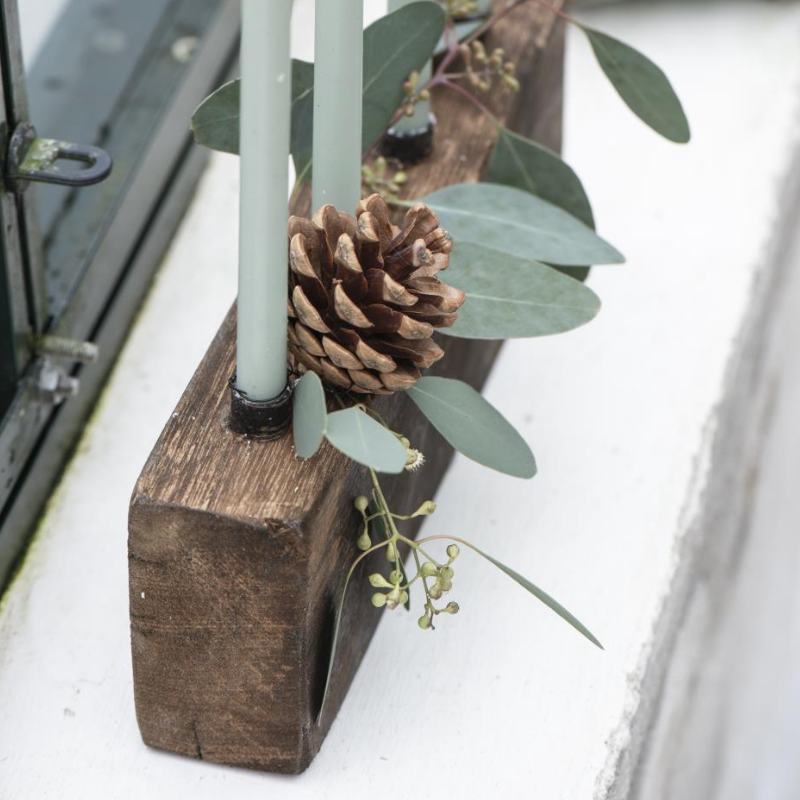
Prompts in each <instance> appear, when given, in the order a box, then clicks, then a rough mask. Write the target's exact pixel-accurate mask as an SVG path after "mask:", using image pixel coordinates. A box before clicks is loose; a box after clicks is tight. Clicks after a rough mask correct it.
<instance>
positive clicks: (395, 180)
mask: <svg viewBox="0 0 800 800" xmlns="http://www.w3.org/2000/svg"><path fill="white" fill-rule="evenodd" d="M361 181H362V183H363V184H364V188H365V189H366V194H367V196H368V195H371V194H379V195H381V196H382V197H383V198H384V200H387V201H392V200H397V199H398V198H399V197H400V192H401V191H402V188H403V186H404V185H405V184H406V183H407V181H408V175H406V173H405V172H402V171H397V172H393V173H390V171H389V164H388V162H387V161H386V159H385V158H384V157H383V156H379V157H378V158H376V159H375V161H374V162H373V164H372V165H371V166H370V165H369V164H364V165H363V166H362V167H361Z"/></svg>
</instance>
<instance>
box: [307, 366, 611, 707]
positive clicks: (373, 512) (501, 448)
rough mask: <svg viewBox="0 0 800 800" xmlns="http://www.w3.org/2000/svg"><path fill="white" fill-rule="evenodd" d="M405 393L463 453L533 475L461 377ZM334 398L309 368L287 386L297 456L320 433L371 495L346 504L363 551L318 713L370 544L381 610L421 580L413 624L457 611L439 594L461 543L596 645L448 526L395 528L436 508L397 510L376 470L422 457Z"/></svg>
mask: <svg viewBox="0 0 800 800" xmlns="http://www.w3.org/2000/svg"><path fill="white" fill-rule="evenodd" d="M407 394H408V395H409V396H410V398H411V399H412V400H413V401H414V402H415V403H416V405H417V407H418V408H419V409H420V411H421V412H422V413H423V414H424V415H425V416H426V417H427V418H428V421H429V422H430V423H431V424H432V425H433V426H434V427H435V428H436V429H437V430H438V431H439V433H440V434H441V435H442V436H443V437H444V438H445V439H446V440H447V441H448V443H449V444H451V445H452V446H453V447H454V448H456V449H457V450H459V451H460V452H461V453H462V454H463V455H465V456H467V457H468V458H471V459H473V460H475V461H477V462H479V463H481V464H483V465H485V466H488V467H490V468H492V469H495V470H497V471H499V472H503V473H505V474H508V475H512V476H515V477H519V478H531V477H533V475H535V473H536V462H535V461H534V458H533V454H532V453H531V451H530V448H529V447H528V445H527V443H526V442H525V440H524V439H523V438H522V437H521V436H520V435H519V433H518V432H517V431H516V430H515V429H514V428H513V426H511V425H510V424H509V423H508V421H507V420H506V419H505V418H504V417H503V416H502V415H501V414H500V413H499V412H498V411H497V410H496V409H495V408H494V407H492V406H491V405H490V404H489V403H488V402H487V401H486V400H485V399H484V398H483V397H482V396H481V395H480V394H479V393H478V392H476V391H475V390H474V389H472V388H471V387H470V386H468V385H467V384H465V383H463V382H461V381H457V380H452V379H447V378H435V377H423V378H421V379H420V380H419V381H418V383H417V384H416V385H415V386H413V387H412V388H411V389H408V390H407ZM335 399H336V403H337V404H338V405H339V410H338V411H333V412H331V413H328V411H327V409H326V397H325V389H324V387H323V384H322V381H321V380H320V378H319V377H318V376H317V374H316V373H314V372H306V373H305V374H304V375H303V376H302V377H301V378H300V379H299V380H298V382H297V384H296V386H295V391H294V436H295V448H296V451H297V454H298V456H300V457H302V458H312V457H313V456H314V454H315V453H316V451H317V450H318V449H319V447H320V446H321V445H322V442H323V440H325V439H327V441H328V442H329V443H330V444H331V445H333V446H334V447H335V448H337V449H338V450H340V451H341V452H342V453H344V454H345V455H347V456H348V457H350V458H351V459H353V460H355V461H357V462H358V463H360V464H363V465H364V466H366V467H367V471H368V473H369V478H370V483H371V497H367V496H366V495H359V496H357V497H356V498H355V499H354V500H353V506H354V508H355V509H356V511H357V512H358V513H359V514H360V516H361V524H360V526H359V527H358V530H357V534H356V541H355V544H356V547H357V548H358V549H359V550H361V551H362V553H361V554H360V555H358V556H357V557H356V558H355V559H354V561H353V563H352V565H351V567H350V569H349V571H348V573H347V576H346V578H345V581H344V586H343V588H342V593H341V597H340V600H339V602H338V609H337V613H336V622H335V626H334V633H333V644H332V647H331V656H330V663H329V666H328V676H327V680H326V686H325V695H324V696H323V702H322V706H321V707H320V711H319V715H320V716H321V715H322V710H323V709H324V706H325V698H326V697H327V692H328V687H329V685H330V680H331V675H332V673H333V668H334V664H335V660H336V651H337V645H338V642H339V634H340V628H341V622H342V616H343V613H344V608H345V599H346V597H347V590H348V588H349V586H350V582H351V580H352V578H353V576H354V574H355V571H356V569H357V568H358V566H359V564H361V563H362V561H363V560H364V558H365V557H366V556H368V555H370V554H371V553H374V552H376V551H378V550H383V551H384V553H385V556H386V559H387V560H388V561H389V562H390V566H391V569H390V571H389V572H388V574H383V573H382V572H373V573H371V574H370V575H369V576H367V578H366V579H367V580H368V581H369V583H370V586H372V588H374V589H375V590H376V591H375V592H374V593H373V595H372V604H373V606H375V607H376V608H386V609H389V610H394V609H395V608H397V607H398V606H401V605H404V606H406V607H409V606H410V600H411V594H412V590H413V588H414V587H421V589H422V593H423V598H424V599H423V607H422V616H420V618H419V620H418V625H419V627H420V628H422V629H423V630H433V629H435V625H434V620H435V619H436V618H437V617H438V616H439V615H441V614H455V613H457V612H458V611H459V605H458V604H457V603H455V602H454V601H450V602H447V603H445V604H444V605H442V604H441V603H440V602H439V601H440V600H441V599H442V597H443V596H444V595H445V594H447V593H448V592H449V591H450V590H451V589H452V587H453V579H454V577H455V570H454V568H453V563H454V562H455V561H456V559H457V558H458V557H459V555H460V553H461V548H463V547H465V548H467V549H469V550H471V551H472V552H474V553H477V554H478V555H479V556H481V557H483V558H484V559H486V560H487V561H489V562H490V563H491V564H493V565H494V566H495V567H497V568H498V569H499V570H501V571H502V572H504V573H505V574H506V575H508V576H509V577H510V578H511V579H512V580H514V581H516V583H518V584H519V585H520V586H522V587H523V588H524V589H526V590H527V591H528V592H530V593H531V594H532V595H533V596H534V597H536V598H537V599H538V600H540V601H541V602H543V603H544V604H545V605H546V606H547V607H548V608H550V609H551V610H553V611H554V612H555V613H556V614H558V615H559V616H560V617H561V618H562V619H564V620H565V621H566V622H568V623H569V624H570V625H572V627H573V628H575V629H576V630H577V631H579V632H580V633H581V634H583V635H584V636H585V637H586V638H587V639H589V641H591V642H592V643H593V644H595V645H597V646H598V647H600V648H602V645H601V644H600V642H599V640H598V639H597V637H595V636H594V634H592V633H591V631H589V629H588V628H587V627H586V626H585V625H583V623H581V622H580V621H579V620H578V619H577V618H576V617H575V616H574V615H573V614H571V613H570V612H569V611H567V609H566V608H565V607H564V606H562V605H561V604H560V603H559V602H558V601H556V600H555V599H553V598H552V597H551V596H550V595H549V594H547V593H546V592H544V591H543V590H542V589H540V588H539V587H538V586H536V585H535V584H534V583H532V582H531V581H529V580H528V579H527V578H524V577H523V576H522V575H520V574H519V573H518V572H516V571H515V570H513V569H511V568H510V567H508V566H506V565H505V564H503V563H502V562H500V561H498V560H497V559H495V558H494V557H492V556H490V555H489V554H487V553H485V552H484V551H483V550H481V549H480V548H479V547H477V546H476V545H475V544H473V543H471V542H468V541H466V540H465V539H463V538H461V537H458V536H452V535H442V534H434V535H432V536H427V537H426V538H424V539H420V540H418V541H415V540H414V539H413V538H411V537H410V536H406V535H404V534H403V533H402V532H401V530H400V527H401V526H402V524H403V523H408V522H410V521H411V520H415V519H418V518H420V517H430V516H431V515H433V513H434V512H435V511H436V504H435V503H434V502H433V501H432V500H425V501H424V502H422V503H421V504H420V505H419V507H418V508H417V509H416V510H415V511H413V512H409V513H406V514H402V513H397V512H395V511H393V510H392V509H391V508H390V506H389V503H388V501H387V499H386V495H385V493H384V491H383V487H382V486H381V483H380V479H379V477H378V474H379V473H380V472H387V473H394V474H398V473H401V472H403V471H409V472H410V471H414V470H416V469H418V468H419V466H420V465H421V464H422V463H424V457H423V456H422V454H421V453H420V452H419V451H418V450H417V449H415V448H414V447H412V445H411V442H410V441H409V440H408V439H407V438H406V437H405V436H404V435H403V434H402V433H399V432H397V431H394V430H392V428H391V427H390V426H389V425H388V424H387V422H386V420H384V419H383V417H382V416H381V414H380V413H378V412H377V411H376V410H375V409H374V408H373V407H372V406H371V405H370V404H367V403H364V402H363V401H360V400H348V399H347V398H346V397H345V396H343V395H335ZM350 403H353V405H350ZM434 542H442V543H443V544H445V546H446V547H445V556H444V557H442V558H437V557H436V556H435V555H434V554H433V553H432V552H431V551H430V550H429V548H428V546H429V545H430V544H431V543H434ZM403 550H405V551H406V554H408V553H410V554H411V557H412V559H413V564H414V571H413V573H409V572H408V571H407V570H406V568H405V565H404V561H405V559H404V558H403Z"/></svg>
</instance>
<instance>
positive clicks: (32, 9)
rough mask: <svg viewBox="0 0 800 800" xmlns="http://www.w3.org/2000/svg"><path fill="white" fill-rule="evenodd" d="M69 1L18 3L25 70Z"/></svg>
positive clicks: (43, 0) (42, 0)
mask: <svg viewBox="0 0 800 800" xmlns="http://www.w3.org/2000/svg"><path fill="white" fill-rule="evenodd" d="M68 2H69V0H36V2H35V3H31V2H22V3H19V4H18V5H19V16H20V25H21V28H22V57H23V59H24V61H25V67H26V69H27V68H29V67H30V66H31V64H33V63H34V61H35V60H36V56H37V55H38V54H39V50H40V49H41V47H42V45H43V44H44V42H45V39H46V38H47V35H48V34H49V33H50V30H51V29H52V28H53V25H54V24H55V22H56V20H57V19H58V17H59V16H60V14H61V11H62V10H63V8H64V6H65V5H66V4H67V3H68Z"/></svg>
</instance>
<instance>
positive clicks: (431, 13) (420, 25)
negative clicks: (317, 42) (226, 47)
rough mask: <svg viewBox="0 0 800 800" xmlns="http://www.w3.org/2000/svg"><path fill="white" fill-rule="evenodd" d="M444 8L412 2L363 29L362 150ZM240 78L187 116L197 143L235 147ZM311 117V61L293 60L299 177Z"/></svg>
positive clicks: (424, 55)
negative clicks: (190, 120)
mask: <svg viewBox="0 0 800 800" xmlns="http://www.w3.org/2000/svg"><path fill="white" fill-rule="evenodd" d="M444 20H445V13H444V10H443V9H442V7H441V6H440V5H439V4H438V3H435V2H432V1H431V0H421V2H417V3H411V4H409V5H407V6H404V7H403V8H400V9H398V10H397V11H395V12H393V13H392V14H387V15H386V16H384V17H381V18H380V19H379V20H377V21H376V22H374V23H373V24H372V25H370V26H369V27H368V28H367V29H366V30H365V31H364V89H363V91H364V111H363V122H362V149H363V152H364V153H366V152H367V151H368V150H369V149H370V148H371V147H372V146H373V145H374V144H375V142H376V141H377V140H378V139H379V138H380V136H381V135H382V134H383V132H384V131H385V130H386V128H387V127H388V126H389V123H390V122H391V121H392V118H393V117H394V115H395V113H396V112H397V109H398V108H399V107H400V106H401V105H402V103H403V99H404V97H405V94H404V92H403V83H404V82H405V81H406V79H407V78H408V76H409V74H410V73H411V72H413V71H414V70H419V69H421V68H422V66H423V65H424V64H425V62H426V61H428V59H430V57H431V54H432V53H433V50H434V48H435V47H436V44H437V42H438V41H439V39H440V37H441V35H442V31H443V30H444ZM239 94H240V92H239V80H235V81H231V82H230V83H226V84H225V85H224V86H222V87H221V88H220V89H218V90H217V91H216V92H214V93H213V94H212V95H210V96H209V97H207V98H206V99H205V100H204V101H203V102H202V103H201V104H200V106H199V108H198V109H197V110H196V111H195V113H194V116H193V117H192V130H193V131H194V136H195V140H196V141H197V142H198V144H202V145H205V146H206V147H210V148H212V149H214V150H222V151H223V152H226V153H238V152H239V102H240V96H239ZM313 116H314V65H313V64H309V63H307V62H305V61H298V60H296V59H295V60H293V61H292V138H291V151H292V157H293V159H294V165H295V171H296V173H297V176H298V180H304V179H307V178H308V177H309V176H310V171H311V157H312V149H313Z"/></svg>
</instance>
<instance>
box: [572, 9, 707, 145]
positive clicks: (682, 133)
mask: <svg viewBox="0 0 800 800" xmlns="http://www.w3.org/2000/svg"><path fill="white" fill-rule="evenodd" d="M578 27H580V29H581V30H582V31H583V32H584V33H585V34H586V36H587V37H588V39H589V42H590V44H591V45H592V50H594V54H595V57H596V58H597V61H598V63H599V64H600V67H601V68H602V70H603V72H605V74H606V77H607V78H608V79H609V80H610V81H611V83H612V84H613V86H614V88H615V89H616V90H617V92H618V93H619V96H620V97H621V98H622V99H623V100H624V101H625V103H626V105H627V106H628V108H630V110H631V111H633V113H634V114H636V116H637V117H639V119H641V120H642V121H643V122H645V123H646V124H647V125H649V126H650V127H651V128H652V129H653V130H654V131H656V132H657V133H660V134H661V135H662V136H663V137H665V138H666V139H669V140H670V141H672V142H676V143H678V144H685V143H686V142H688V141H689V139H690V138H691V131H690V130H689V121H688V120H687V119H686V114H685V113H684V110H683V106H682V105H681V101H680V100H679V99H678V95H677V94H675V90H674V89H673V88H672V85H671V84H670V82H669V79H668V78H667V76H666V75H665V74H664V72H663V71H662V70H661V68H660V67H658V66H657V65H656V64H654V63H653V62H652V61H651V60H650V59H649V58H647V56H645V55H643V54H642V53H640V52H639V51H638V50H635V49H634V48H633V47H631V46H630V45H627V44H625V43H624V42H620V41H619V40H618V39H614V38H613V37H611V36H607V35H606V34H605V33H600V31H596V30H593V29H592V28H586V27H584V26H583V25H579V26H578Z"/></svg>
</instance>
